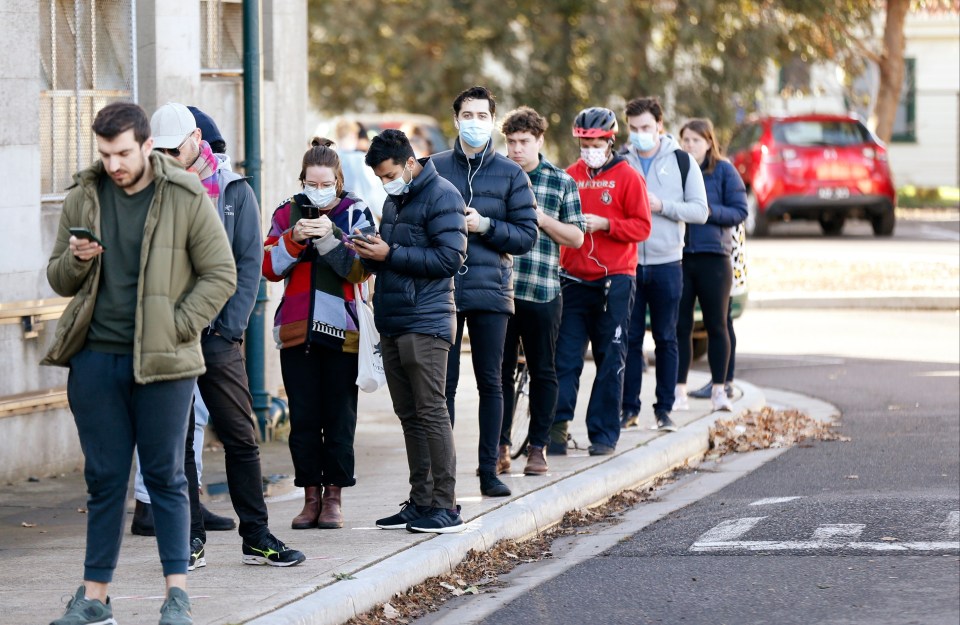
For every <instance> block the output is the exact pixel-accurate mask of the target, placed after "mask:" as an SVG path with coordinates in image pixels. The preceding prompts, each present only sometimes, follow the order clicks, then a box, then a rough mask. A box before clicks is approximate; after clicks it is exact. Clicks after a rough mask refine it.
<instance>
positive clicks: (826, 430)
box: [707, 406, 850, 460]
mask: <svg viewBox="0 0 960 625" xmlns="http://www.w3.org/2000/svg"><path fill="white" fill-rule="evenodd" d="M806 440H820V441H849V440H850V439H849V438H848V437H846V436H842V435H840V434H838V433H837V432H836V431H835V430H834V429H833V426H832V424H830V423H825V422H823V421H817V420H816V419H813V418H811V417H809V416H808V415H807V414H806V413H803V412H800V411H799V410H774V409H773V408H770V407H769V406H768V407H764V408H763V409H762V410H760V411H759V412H755V411H753V410H750V411H747V412H745V413H743V414H741V415H740V416H738V417H735V418H732V419H720V420H718V421H717V422H716V423H714V424H713V427H711V428H710V452H709V453H707V460H713V459H716V458H719V457H720V456H723V455H725V454H729V453H734V452H737V453H741V452H745V451H753V450H754V449H767V448H770V447H774V448H776V447H787V446H789V445H793V444H795V443H799V442H801V441H806Z"/></svg>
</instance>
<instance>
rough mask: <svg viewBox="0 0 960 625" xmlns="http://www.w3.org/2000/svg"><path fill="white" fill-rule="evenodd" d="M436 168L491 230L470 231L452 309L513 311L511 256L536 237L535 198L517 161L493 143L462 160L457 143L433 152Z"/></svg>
mask: <svg viewBox="0 0 960 625" xmlns="http://www.w3.org/2000/svg"><path fill="white" fill-rule="evenodd" d="M432 158H433V162H434V164H435V165H436V166H437V172H438V173H439V174H440V175H441V176H443V177H444V178H446V179H447V180H449V181H450V182H452V183H453V185H454V186H455V187H457V189H459V191H460V193H461V194H462V195H463V199H464V200H465V201H466V202H467V205H468V206H472V207H473V208H475V209H476V210H477V212H478V213H480V214H481V215H482V216H484V217H489V218H490V229H489V230H487V231H486V232H485V233H483V234H479V233H476V232H471V233H470V237H469V243H468V245H467V260H466V262H465V263H464V268H463V269H461V270H460V272H459V273H458V274H457V278H456V284H457V311H459V312H468V311H471V310H483V311H490V312H502V313H508V314H513V258H512V256H511V254H526V253H527V252H529V251H530V248H532V247H533V244H534V243H535V242H536V240H537V232H538V230H537V212H536V199H534V197H533V190H532V189H531V188H530V179H529V178H528V177H527V174H525V173H524V172H523V170H522V169H521V168H520V166H519V165H517V164H516V163H514V162H513V161H511V160H510V159H508V158H507V157H506V156H503V155H502V154H498V153H497V152H495V151H494V150H493V143H492V142H488V143H487V149H486V150H484V151H483V152H481V153H480V154H477V155H476V156H474V157H473V158H471V159H467V156H466V154H464V152H463V148H462V147H461V146H460V142H459V141H457V142H456V144H455V145H454V149H452V150H447V151H446V152H441V153H440V154H435V155H434V156H433V157H432Z"/></svg>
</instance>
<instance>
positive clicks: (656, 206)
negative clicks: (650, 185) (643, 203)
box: [647, 191, 663, 213]
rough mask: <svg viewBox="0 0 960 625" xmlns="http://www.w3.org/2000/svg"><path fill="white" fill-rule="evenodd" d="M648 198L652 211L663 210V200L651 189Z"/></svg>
mask: <svg viewBox="0 0 960 625" xmlns="http://www.w3.org/2000/svg"><path fill="white" fill-rule="evenodd" d="M647 200H649V202H650V212H651V213H659V212H662V211H663V202H662V201H661V200H660V198H658V197H657V196H656V195H654V194H653V193H651V192H650V191H647Z"/></svg>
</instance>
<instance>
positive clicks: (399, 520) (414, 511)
mask: <svg viewBox="0 0 960 625" xmlns="http://www.w3.org/2000/svg"><path fill="white" fill-rule="evenodd" d="M431 510H433V508H431V507H430V506H418V505H417V504H415V503H413V501H410V500H407V501H404V502H403V503H402V504H400V512H398V513H396V514H391V515H390V516H388V517H384V518H382V519H377V527H379V528H380V529H382V530H402V529H405V528H406V527H407V523H410V522H411V521H416V520H417V519H419V518H421V517H423V516H425V515H427V514H429V513H430V511H431Z"/></svg>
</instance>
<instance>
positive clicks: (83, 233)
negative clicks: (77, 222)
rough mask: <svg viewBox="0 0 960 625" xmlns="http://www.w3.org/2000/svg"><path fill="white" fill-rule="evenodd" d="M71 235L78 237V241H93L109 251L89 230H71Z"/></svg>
mask: <svg viewBox="0 0 960 625" xmlns="http://www.w3.org/2000/svg"><path fill="white" fill-rule="evenodd" d="M70 234H72V235H73V236H75V237H77V238H78V239H86V240H87V241H93V242H94V243H96V244H97V245H99V246H100V247H102V248H103V249H107V247H106V246H105V245H104V244H103V241H101V240H100V239H98V238H97V235H95V234H94V233H93V232H91V231H90V229H89V228H70Z"/></svg>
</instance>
